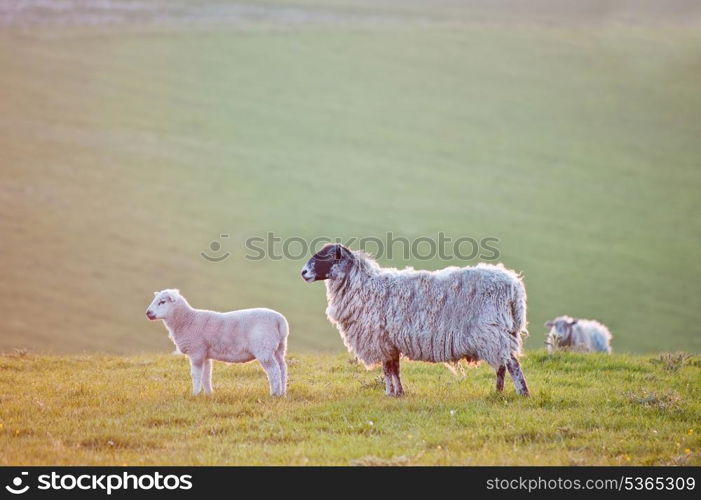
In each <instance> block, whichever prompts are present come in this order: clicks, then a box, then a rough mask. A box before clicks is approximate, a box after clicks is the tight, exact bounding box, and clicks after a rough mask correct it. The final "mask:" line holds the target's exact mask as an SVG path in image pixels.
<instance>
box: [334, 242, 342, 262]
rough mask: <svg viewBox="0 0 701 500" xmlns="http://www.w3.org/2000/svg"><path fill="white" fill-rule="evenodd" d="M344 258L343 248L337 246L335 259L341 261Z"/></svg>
mask: <svg viewBox="0 0 701 500" xmlns="http://www.w3.org/2000/svg"><path fill="white" fill-rule="evenodd" d="M342 257H343V247H342V246H341V245H336V255H334V258H335V259H336V260H341V258H342Z"/></svg>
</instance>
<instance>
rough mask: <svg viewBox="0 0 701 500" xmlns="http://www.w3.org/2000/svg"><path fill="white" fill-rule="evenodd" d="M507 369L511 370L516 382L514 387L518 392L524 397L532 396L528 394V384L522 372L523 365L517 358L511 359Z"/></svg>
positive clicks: (512, 357)
mask: <svg viewBox="0 0 701 500" xmlns="http://www.w3.org/2000/svg"><path fill="white" fill-rule="evenodd" d="M506 367H507V368H508V369H509V373H510V374H511V378H512V379H513V381H514V387H516V392H518V393H519V394H521V395H522V396H530V393H529V392H528V384H527V383H526V378H525V377H524V376H523V372H522V371H521V365H520V364H519V362H518V359H516V357H515V356H511V359H510V360H509V361H508V363H506Z"/></svg>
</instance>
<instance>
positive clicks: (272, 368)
mask: <svg viewBox="0 0 701 500" xmlns="http://www.w3.org/2000/svg"><path fill="white" fill-rule="evenodd" d="M258 361H260V364H261V366H263V369H264V370H265V373H266V374H267V375H268V382H269V384H270V395H271V396H282V395H283V392H282V390H281V387H280V381H281V378H280V365H279V364H278V362H277V360H276V359H275V356H272V355H271V356H269V357H265V358H262V359H261V358H258Z"/></svg>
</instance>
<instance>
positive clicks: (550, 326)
mask: <svg viewBox="0 0 701 500" xmlns="http://www.w3.org/2000/svg"><path fill="white" fill-rule="evenodd" d="M545 326H546V327H547V328H552V327H553V326H555V323H553V322H552V321H546V322H545Z"/></svg>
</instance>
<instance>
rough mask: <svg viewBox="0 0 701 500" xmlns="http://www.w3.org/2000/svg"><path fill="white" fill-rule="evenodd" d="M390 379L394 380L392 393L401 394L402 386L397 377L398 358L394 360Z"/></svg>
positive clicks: (402, 393) (402, 392)
mask: <svg viewBox="0 0 701 500" xmlns="http://www.w3.org/2000/svg"><path fill="white" fill-rule="evenodd" d="M392 379H393V381H394V395H395V396H403V395H404V388H403V387H402V381H401V379H400V378H399V358H397V359H395V360H394V370H393V373H392Z"/></svg>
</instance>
